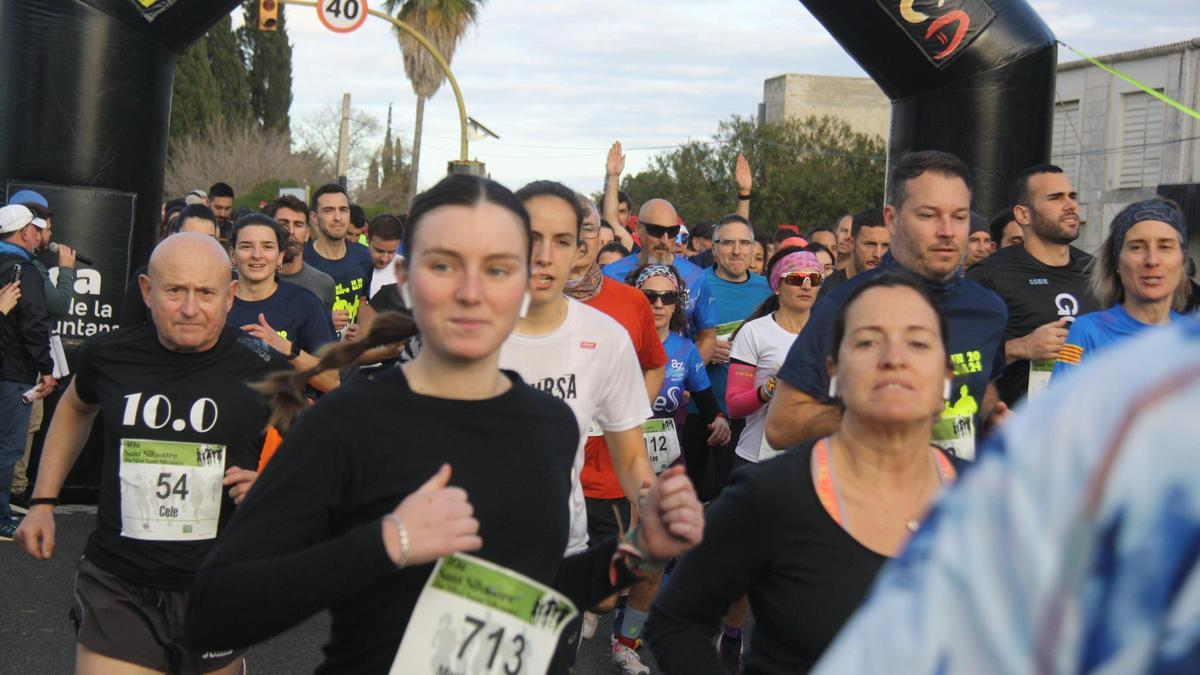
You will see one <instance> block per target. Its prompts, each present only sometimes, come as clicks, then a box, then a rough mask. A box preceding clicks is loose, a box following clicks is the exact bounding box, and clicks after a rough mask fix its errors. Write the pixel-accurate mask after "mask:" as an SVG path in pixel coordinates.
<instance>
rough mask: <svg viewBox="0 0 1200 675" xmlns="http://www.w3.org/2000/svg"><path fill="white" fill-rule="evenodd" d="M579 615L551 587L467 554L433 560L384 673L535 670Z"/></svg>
mask: <svg viewBox="0 0 1200 675" xmlns="http://www.w3.org/2000/svg"><path fill="white" fill-rule="evenodd" d="M577 614H578V610H576V609H575V605H574V604H572V603H571V601H570V600H568V599H567V597H566V596H564V595H562V594H561V593H559V592H558V591H555V590H554V589H552V588H549V587H548V586H545V585H543V584H540V583H538V582H536V581H534V580H533V579H530V578H528V577H526V576H524V575H522V574H519V573H517V572H513V571H512V570H509V569H505V568H503V567H501V566H499V565H496V564H494V563H490V562H488V561H486V560H483V559H480V558H476V557H474V556H469V555H464V554H458V555H452V556H447V557H445V558H442V559H441V560H439V561H438V563H437V566H436V567H434V569H433V574H431V575H430V576H429V581H428V582H426V584H425V590H423V591H421V597H420V598H419V599H418V600H417V605H416V607H414V608H413V613H412V617H411V618H410V619H409V621H408V627H407V628H406V629H405V631H404V638H403V639H402V640H401V641H400V650H399V651H397V652H396V659H395V661H393V662H392V669H391V671H390V673H391V675H400V674H401V673H431V674H433V675H458V674H459V673H462V674H464V675H465V674H466V673H478V674H480V675H483V674H486V675H501V674H503V675H518V674H528V675H541V674H542V673H545V672H546V670H547V669H548V668H549V667H550V660H551V658H552V657H553V656H554V650H555V649H556V648H557V646H558V638H559V635H560V634H561V633H562V631H563V629H564V628H566V626H567V624H568V623H570V622H571V620H572V619H574V618H575V616H576V615H577Z"/></svg>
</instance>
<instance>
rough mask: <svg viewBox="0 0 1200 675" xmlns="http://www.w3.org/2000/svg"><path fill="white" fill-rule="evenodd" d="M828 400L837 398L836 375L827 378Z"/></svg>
mask: <svg viewBox="0 0 1200 675" xmlns="http://www.w3.org/2000/svg"><path fill="white" fill-rule="evenodd" d="M829 398H837V375H834V376H833V377H831V378H829Z"/></svg>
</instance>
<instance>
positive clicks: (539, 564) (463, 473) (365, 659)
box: [187, 176, 703, 673]
mask: <svg viewBox="0 0 1200 675" xmlns="http://www.w3.org/2000/svg"><path fill="white" fill-rule="evenodd" d="M530 243H531V242H530V228H529V215H528V213H527V212H526V210H525V208H524V207H523V206H522V205H521V203H520V201H518V200H517V199H516V197H515V196H514V195H513V194H512V193H511V192H509V191H508V190H507V189H505V188H504V187H502V186H501V185H499V184H498V183H494V182H492V181H489V180H485V179H481V178H477V177H469V176H451V177H449V178H446V179H444V180H442V181H441V182H440V183H438V184H437V185H436V186H434V187H433V188H431V189H430V190H429V191H427V192H425V193H422V194H421V195H418V196H417V198H416V199H415V200H414V201H413V204H412V208H411V211H410V216H409V228H408V230H407V231H406V232H405V235H404V247H405V250H406V251H408V252H409V256H408V258H407V260H406V261H405V263H404V267H403V268H402V273H401V274H400V275H399V276H401V277H403V278H402V279H401V281H402V283H403V285H404V292H405V294H406V295H407V296H408V297H407V298H406V302H407V304H408V305H409V307H410V308H411V310H412V318H411V319H410V318H409V317H407V316H405V315H401V314H397V313H391V312H387V313H383V314H381V315H380V316H379V317H377V318H376V319H375V322H374V324H373V325H372V326H371V330H370V332H369V333H368V334H367V335H365V336H360V337H359V339H358V340H356V341H354V342H349V343H342V344H339V345H336V346H334V347H331V348H328V349H326V350H325V351H324V352H323V353H322V355H321V359H320V361H319V363H318V364H317V366H316V368H315V369H314V370H325V369H334V368H340V367H342V366H345V365H347V364H349V363H350V362H352V361H353V360H354V359H355V358H357V357H358V356H360V355H361V354H362V353H364V352H365V351H367V350H369V349H372V348H374V347H378V346H380V345H386V344H392V343H396V342H400V341H403V340H404V339H405V338H406V337H409V336H411V335H412V334H413V333H414V332H415V331H416V330H417V328H418V327H419V329H420V332H421V338H422V348H421V351H420V353H419V354H418V355H417V356H416V358H415V359H414V360H412V361H410V362H408V363H405V364H403V365H402V366H400V367H398V368H389V369H387V371H386V372H383V373H381V374H379V375H376V376H375V377H373V378H371V379H366V378H363V379H360V380H356V381H354V382H350V383H347V384H344V385H343V386H341V387H339V388H337V389H336V390H335V391H333V392H331V393H330V394H329V395H327V396H324V397H322V398H321V399H320V400H319V401H317V403H316V404H315V405H314V406H312V407H311V408H308V409H307V410H304V411H303V413H302V414H300V413H299V411H300V410H301V409H303V407H304V405H305V402H304V396H303V385H304V382H305V381H306V380H307V379H308V378H309V377H311V376H312V375H313V374H314V373H313V371H312V370H310V371H296V372H291V373H283V374H282V379H281V380H280V379H275V380H272V381H269V382H268V383H267V384H265V385H263V390H264V391H266V392H267V393H270V394H272V395H273V403H274V404H275V411H276V416H275V418H274V419H273V420H272V423H273V424H274V425H275V426H277V427H279V428H284V429H287V434H286V436H285V437H284V441H283V444H282V445H281V446H280V448H279V450H278V452H277V453H276V455H275V457H274V459H273V460H272V461H271V464H270V465H269V466H268V467H267V468H266V469H265V470H264V471H263V473H262V476H261V477H260V478H259V479H258V481H257V482H256V483H255V485H254V487H253V489H252V490H251V491H250V493H249V494H248V495H247V496H246V500H245V501H244V502H243V503H242V505H241V507H240V508H239V510H238V517H236V518H234V519H233V521H231V522H230V524H229V526H228V527H226V528H225V529H224V530H223V531H222V533H221V540H220V542H218V545H217V547H216V549H215V550H214V551H213V553H212V555H210V556H209V558H208V560H207V561H206V563H205V566H204V568H203V569H202V570H201V572H200V574H199V576H198V577H197V580H196V583H195V586H194V587H193V589H192V592H191V596H190V599H189V606H188V608H187V638H188V640H189V642H190V643H191V644H192V645H193V646H194V647H195V648H197V649H200V650H204V651H222V650H227V649H231V648H236V646H237V645H252V644H254V643H257V642H260V641H262V640H264V639H267V638H269V637H271V636H272V635H276V634H278V633H280V632H282V631H284V630H287V629H288V628H290V627H292V626H294V625H295V624H297V623H299V622H301V621H303V620H304V619H306V618H307V617H309V616H311V615H312V614H314V613H316V612H318V611H321V610H322V609H326V608H327V609H329V611H330V614H331V616H332V626H331V636H330V641H329V643H328V644H327V645H325V649H324V652H325V661H324V663H323V664H321V666H320V667H319V668H318V669H317V671H318V672H321V673H386V672H389V669H391V670H392V671H393V672H405V673H409V672H489V673H500V672H505V671H506V670H507V672H525V673H542V672H565V670H566V668H565V665H563V663H562V662H561V661H554V660H553V655H554V653H555V646H556V644H557V635H558V633H559V631H560V630H561V629H562V627H563V626H564V624H565V622H567V621H569V619H570V616H571V614H572V611H571V607H570V604H569V603H567V602H565V601H564V600H562V599H561V598H562V596H566V598H565V600H569V601H570V602H571V603H574V605H575V606H578V607H582V606H589V605H590V604H592V603H594V602H596V601H598V600H600V599H601V598H603V597H606V596H607V595H610V594H612V593H613V592H615V588H616V587H621V586H627V585H629V584H630V583H632V581H633V580H634V579H635V578H638V577H640V576H643V575H647V574H653V573H654V572H655V570H656V569H657V568H658V567H659V566H660V565H661V564H662V563H664V562H665V561H666V560H667V559H669V558H671V557H673V556H675V555H678V554H679V553H681V552H683V551H685V550H687V549H688V548H690V547H691V546H694V545H695V543H696V542H698V541H699V538H700V536H701V532H702V529H703V514H702V511H701V509H700V505H699V502H698V501H697V499H696V497H695V493H694V492H693V491H692V490H691V485H690V483H688V481H687V478H686V477H685V476H683V475H682V474H681V472H679V471H676V472H673V473H669V474H664V476H663V477H662V478H660V479H659V480H658V481H657V482H655V483H654V484H653V485H652V486H650V488H649V490H648V491H647V493H646V497H645V500H644V501H643V503H642V512H641V514H642V520H641V525H640V527H639V529H638V530H637V531H635V532H632V533H630V537H629V538H628V541H627V543H623V544H621V545H620V546H619V547H618V544H617V542H616V541H615V540H614V539H608V540H606V541H601V542H597V543H596V544H595V545H594V546H593V547H591V548H588V549H586V550H584V551H582V552H581V553H580V555H577V556H573V557H570V558H567V559H564V557H563V551H564V549H565V548H566V545H567V535H568V527H569V523H570V512H569V510H568V508H567V502H568V498H569V495H570V494H571V487H572V485H571V483H572V481H571V466H572V462H573V460H574V459H575V452H576V447H577V441H578V438H579V430H578V427H577V426H576V423H575V420H574V419H573V417H572V415H571V412H570V410H569V409H568V408H567V406H566V405H564V404H562V403H561V402H559V401H556V400H554V398H552V397H550V396H547V395H545V394H543V393H541V392H538V391H536V390H535V389H534V388H533V387H531V386H529V385H527V384H525V383H524V382H522V381H521V379H520V377H518V376H517V375H516V374H515V373H512V372H509V371H504V370H501V369H500V368H499V365H498V360H499V351H500V346H501V344H502V343H503V342H504V340H505V338H507V336H508V334H509V333H510V332H511V331H512V329H513V327H514V326H515V325H516V323H517V317H518V314H519V312H520V307H521V304H522V302H523V298H524V297H525V294H526V288H527V285H528V283H529V250H530ZM641 391H642V394H641V395H642V398H643V399H644V398H645V393H644V392H645V390H644V389H642V390H641ZM297 414H299V417H298V419H296V420H295V423H294V424H290V423H291V422H292V420H293V418H295V417H296V416H297ZM468 552H469V553H471V554H472V555H473V556H475V558H464V557H462V556H461V555H459V556H458V557H454V558H445V556H451V555H455V554H463V553H468ZM439 559H441V561H440V563H439V566H438V568H437V570H438V572H437V576H436V577H432V575H433V574H434V571H435V570H434V566H433V563H434V562H436V561H439ZM431 579H436V581H437V582H439V583H438V584H435V583H434V581H432V580H431ZM560 593H561V595H559V594H560ZM464 603H465V604H464Z"/></svg>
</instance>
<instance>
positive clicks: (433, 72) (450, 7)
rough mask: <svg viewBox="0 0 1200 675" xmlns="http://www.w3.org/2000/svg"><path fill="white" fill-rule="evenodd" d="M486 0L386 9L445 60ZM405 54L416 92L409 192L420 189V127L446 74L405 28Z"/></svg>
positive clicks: (397, 0) (398, 4)
mask: <svg viewBox="0 0 1200 675" xmlns="http://www.w3.org/2000/svg"><path fill="white" fill-rule="evenodd" d="M483 1H484V0H384V3H383V5H384V11H386V12H388V13H389V14H395V15H396V18H398V19H400V20H401V21H403V22H404V23H406V24H408V25H410V26H412V27H413V28H415V29H416V30H417V31H418V32H419V33H421V34H422V35H424V36H425V38H426V39H428V40H429V42H430V43H432V44H433V46H434V47H435V48H437V50H438V51H439V52H441V54H442V57H443V58H445V59H446V63H450V62H451V61H453V59H454V50H455V48H457V47H458V42H459V40H461V39H462V38H463V35H465V34H466V32H467V28H469V27H470V26H471V24H472V23H474V22H475V17H476V16H477V15H478V14H479V9H480V8H481V7H482V6H483ZM396 37H397V38H398V39H399V41H400V51H401V52H402V53H403V55H404V72H405V73H406V74H407V75H408V79H409V82H411V83H412V88H413V93H415V94H416V95H417V115H416V123H415V125H414V126H413V142H412V150H411V153H412V160H411V162H410V165H409V180H408V194H409V195H415V194H416V192H417V169H418V167H419V165H420V163H421V128H422V125H423V124H424V121H425V99H427V98H430V97H432V96H433V95H434V94H435V93H437V90H438V89H439V88H440V87H441V86H442V82H443V81H445V79H446V76H445V74H444V73H442V70H441V68H439V67H438V65H437V61H435V60H434V58H433V57H432V56H430V54H429V52H428V51H426V50H425V48H424V47H422V46H421V44H420V43H419V42H417V41H416V40H415V39H413V38H412V37H410V36H409V35H408V34H407V33H405V32H404V31H401V30H399V29H397V30H396Z"/></svg>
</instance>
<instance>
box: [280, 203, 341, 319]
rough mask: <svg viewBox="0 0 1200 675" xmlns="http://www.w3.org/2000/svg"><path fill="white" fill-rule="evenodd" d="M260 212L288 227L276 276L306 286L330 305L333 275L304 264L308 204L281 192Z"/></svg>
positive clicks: (307, 232)
mask: <svg viewBox="0 0 1200 675" xmlns="http://www.w3.org/2000/svg"><path fill="white" fill-rule="evenodd" d="M263 213H265V214H267V215H268V216H271V217H272V218H274V219H275V222H277V223H279V224H280V225H282V226H284V227H285V228H287V231H288V242H287V248H285V249H284V251H283V267H281V268H280V269H279V279H280V280H281V281H286V282H288V283H290V284H296V285H297V286H300V287H302V288H307V289H308V290H310V291H312V293H313V295H315V296H317V297H318V298H320V300H321V302H322V304H324V305H325V306H326V307H329V308H331V309H332V307H333V287H334V283H333V277H331V276H329V275H328V274H326V273H324V272H322V271H321V270H319V269H317V268H315V267H313V266H312V265H305V264H304V245H305V244H307V243H308V238H309V235H310V234H311V230H309V229H308V204H305V203H304V202H303V201H301V200H299V199H297V198H295V197H293V196H291V195H283V196H281V197H279V198H278V199H276V200H275V201H273V202H271V203H270V204H267V208H265V209H263Z"/></svg>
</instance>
